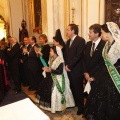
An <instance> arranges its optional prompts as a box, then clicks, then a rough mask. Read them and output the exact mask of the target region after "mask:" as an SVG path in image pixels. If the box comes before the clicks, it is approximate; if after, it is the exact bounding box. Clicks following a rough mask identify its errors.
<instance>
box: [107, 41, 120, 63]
mask: <svg viewBox="0 0 120 120" xmlns="http://www.w3.org/2000/svg"><path fill="white" fill-rule="evenodd" d="M108 57H109V59H110V61H111V63H112V64H115V63H116V62H117V60H118V59H120V44H118V43H117V42H115V43H114V44H113V45H112V46H111V48H110V50H109V52H108Z"/></svg>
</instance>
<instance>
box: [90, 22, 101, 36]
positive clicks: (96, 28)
mask: <svg viewBox="0 0 120 120" xmlns="http://www.w3.org/2000/svg"><path fill="white" fill-rule="evenodd" d="M89 29H90V30H93V32H94V33H95V34H96V33H98V34H99V37H100V36H101V25H100V24H93V25H91V26H90V27H89Z"/></svg>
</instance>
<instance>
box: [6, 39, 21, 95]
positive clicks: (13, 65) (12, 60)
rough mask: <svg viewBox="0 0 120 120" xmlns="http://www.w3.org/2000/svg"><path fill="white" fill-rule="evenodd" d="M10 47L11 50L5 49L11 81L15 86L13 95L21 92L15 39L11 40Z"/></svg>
mask: <svg viewBox="0 0 120 120" xmlns="http://www.w3.org/2000/svg"><path fill="white" fill-rule="evenodd" d="M10 45H11V48H8V49H7V55H8V58H9V64H10V70H11V73H12V79H13V81H14V84H15V93H19V92H20V91H21V84H20V73H19V64H20V46H19V44H18V42H17V39H16V38H15V37H12V38H11V40H10Z"/></svg>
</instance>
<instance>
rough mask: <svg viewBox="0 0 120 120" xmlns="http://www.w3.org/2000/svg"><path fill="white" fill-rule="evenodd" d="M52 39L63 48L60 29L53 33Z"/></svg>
mask: <svg viewBox="0 0 120 120" xmlns="http://www.w3.org/2000/svg"><path fill="white" fill-rule="evenodd" d="M53 39H54V40H55V41H56V42H59V44H60V45H61V46H63V47H64V46H65V43H64V41H63V38H62V35H61V32H60V29H57V30H56V33H55V36H54V37H53Z"/></svg>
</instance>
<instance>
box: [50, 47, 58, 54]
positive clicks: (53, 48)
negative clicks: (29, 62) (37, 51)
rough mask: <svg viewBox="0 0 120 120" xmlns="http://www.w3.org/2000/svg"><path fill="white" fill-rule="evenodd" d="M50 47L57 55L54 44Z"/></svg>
mask: <svg viewBox="0 0 120 120" xmlns="http://www.w3.org/2000/svg"><path fill="white" fill-rule="evenodd" d="M51 49H52V50H53V51H54V53H55V54H56V55H58V54H57V49H56V46H52V47H51Z"/></svg>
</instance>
